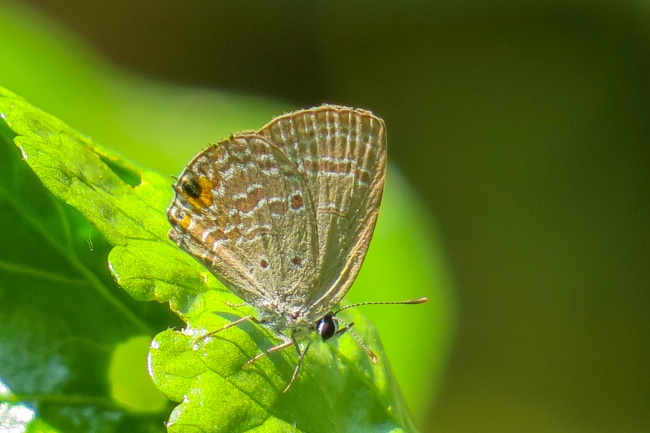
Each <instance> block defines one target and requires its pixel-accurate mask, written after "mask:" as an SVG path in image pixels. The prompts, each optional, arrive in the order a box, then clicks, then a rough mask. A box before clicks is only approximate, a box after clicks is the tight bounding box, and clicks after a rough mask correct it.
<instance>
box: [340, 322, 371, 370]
mask: <svg viewBox="0 0 650 433" xmlns="http://www.w3.org/2000/svg"><path fill="white" fill-rule="evenodd" d="M339 311H340V310H339ZM337 320H338V321H339V322H341V323H342V324H343V325H345V328H342V329H341V330H340V332H339V335H340V334H343V333H344V332H349V333H350V335H352V336H353V337H354V339H355V340H357V343H359V346H361V348H362V349H363V351H364V352H366V354H367V355H368V356H369V357H370V359H372V363H373V364H376V363H377V360H378V358H377V355H375V352H373V351H372V350H370V348H369V347H368V346H366V344H365V343H364V342H363V340H361V337H359V336H358V335H357V333H356V332H354V331H353V330H352V329H351V328H352V325H354V322H352V323H350V324H349V325H348V324H347V323H345V322H344V321H342V320H341V319H339V318H337Z"/></svg>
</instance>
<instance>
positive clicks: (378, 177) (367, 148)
mask: <svg viewBox="0 0 650 433" xmlns="http://www.w3.org/2000/svg"><path fill="white" fill-rule="evenodd" d="M258 133H259V134H260V135H262V136H264V137H266V138H267V139H268V140H269V141H270V142H272V143H276V144H277V145H278V146H279V147H280V148H281V149H282V150H283V151H284V152H285V153H286V155H287V157H288V159H289V160H290V161H291V162H292V163H293V165H294V166H295V167H296V170H297V171H298V172H299V173H300V174H301V175H302V177H303V178H304V181H305V184H306V186H307V189H308V190H309V192H310V195H311V197H312V198H313V201H314V206H315V211H316V226H317V233H316V235H317V245H318V255H317V257H318V259H317V260H318V266H317V269H316V270H317V275H316V276H315V279H313V280H312V282H311V283H310V285H311V287H306V288H305V301H304V303H305V310H306V311H307V312H308V314H309V315H310V317H311V318H312V320H317V319H318V318H320V317H321V316H322V315H324V314H326V313H327V312H329V310H330V309H331V308H332V307H333V306H334V305H336V304H338V302H339V301H340V300H341V299H342V298H343V296H344V295H345V293H346V292H347V291H348V289H349V288H350V286H351V285H352V282H353V281H354V279H355V278H356V276H357V274H358V272H359V269H360V267H361V264H362V262H363V259H364V258H365V255H366V252H367V250H368V245H369V243H370V238H371V237H372V233H373V231H374V227H375V222H376V220H377V214H378V211H379V204H380V202H381V196H382V193H383V188H384V179H385V174H386V133H385V127H384V123H383V121H382V120H381V119H380V118H378V117H375V116H374V115H372V113H370V112H367V111H363V110H355V109H351V108H346V107H339V106H331V105H324V106H321V107H316V108H313V109H309V110H301V111H297V112H294V113H290V114H287V115H285V116H281V117H278V118H276V119H274V120H273V121H271V122H270V123H269V124H267V125H266V126H265V127H264V128H262V129H261V130H260V131H258ZM296 230H300V228H297V229H296ZM309 280H311V279H305V280H304V281H305V282H307V281H309Z"/></svg>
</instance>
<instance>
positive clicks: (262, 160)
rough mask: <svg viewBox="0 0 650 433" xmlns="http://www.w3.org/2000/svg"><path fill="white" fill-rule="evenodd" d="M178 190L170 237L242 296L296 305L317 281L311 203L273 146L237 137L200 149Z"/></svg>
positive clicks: (251, 135) (289, 165)
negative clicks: (298, 296)
mask: <svg viewBox="0 0 650 433" xmlns="http://www.w3.org/2000/svg"><path fill="white" fill-rule="evenodd" d="M175 189H176V192H177V194H176V198H175V200H174V202H173V203H172V206H171V207H170V209H169V219H170V221H171V223H172V231H171V232H170V237H171V238H172V240H174V241H175V242H176V243H177V244H179V245H180V246H181V248H183V249H184V250H186V251H187V252H188V253H189V254H191V255H192V256H194V257H195V258H197V259H198V260H199V261H201V262H202V263H204V264H205V265H206V266H207V268H208V269H210V271H212V273H213V274H214V275H215V276H216V277H217V278H218V279H219V280H220V281H221V282H222V283H224V284H225V285H226V286H227V287H228V288H229V289H230V290H232V291H233V292H234V293H235V294H236V295H238V296H239V297H240V298H242V299H245V300H246V301H247V302H248V303H250V304H252V305H255V306H257V307H258V308H261V309H264V306H265V305H272V304H274V303H275V302H274V300H275V299H276V297H279V298H281V302H284V303H289V304H291V302H292V298H293V294H294V292H295V291H296V290H299V287H300V286H301V285H302V284H310V283H313V281H314V278H315V274H316V271H315V270H316V260H317V258H316V256H317V243H316V240H317V230H316V224H315V221H313V215H314V214H315V210H314V205H313V201H312V198H311V195H310V192H309V189H308V188H307V186H306V184H305V180H304V178H303V177H302V175H301V174H300V173H299V172H297V171H296V170H295V166H294V164H293V163H292V162H291V161H289V160H288V159H287V157H286V156H285V154H284V153H283V152H282V151H281V150H280V149H279V148H278V147H277V146H276V145H275V144H273V143H269V142H268V141H267V139H265V138H264V137H261V136H259V135H256V134H255V133H244V134H239V135H234V136H232V137H231V138H230V139H229V140H226V141H224V142H221V143H219V144H218V145H216V146H212V147H210V148H209V149H207V150H205V151H204V152H202V153H201V154H199V155H198V156H197V157H196V158H195V159H194V160H193V161H192V162H191V163H190V164H189V165H188V167H187V168H186V169H185V171H184V172H183V173H182V174H181V176H180V178H179V180H178V184H177V185H176V187H175ZM296 302H297V301H296Z"/></svg>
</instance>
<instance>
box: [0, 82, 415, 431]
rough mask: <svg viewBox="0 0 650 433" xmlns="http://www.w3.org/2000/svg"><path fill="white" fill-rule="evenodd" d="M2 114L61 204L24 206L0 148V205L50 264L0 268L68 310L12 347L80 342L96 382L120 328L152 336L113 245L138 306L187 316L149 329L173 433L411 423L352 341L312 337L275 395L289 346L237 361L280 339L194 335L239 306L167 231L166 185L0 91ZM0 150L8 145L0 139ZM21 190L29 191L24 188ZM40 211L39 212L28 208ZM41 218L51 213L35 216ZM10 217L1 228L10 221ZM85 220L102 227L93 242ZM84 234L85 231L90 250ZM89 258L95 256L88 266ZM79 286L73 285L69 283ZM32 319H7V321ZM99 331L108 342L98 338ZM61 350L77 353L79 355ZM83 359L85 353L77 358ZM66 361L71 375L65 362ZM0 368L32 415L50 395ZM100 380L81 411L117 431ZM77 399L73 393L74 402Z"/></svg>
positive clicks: (369, 335)
mask: <svg viewBox="0 0 650 433" xmlns="http://www.w3.org/2000/svg"><path fill="white" fill-rule="evenodd" d="M0 116H1V117H2V118H3V119H4V121H5V123H6V125H7V127H8V128H9V130H4V133H3V137H4V138H5V140H4V142H6V141H7V140H6V139H7V138H9V139H13V142H14V143H15V144H16V146H17V147H18V149H19V150H20V153H21V155H22V157H23V159H24V161H25V162H27V164H29V167H30V168H31V169H32V170H33V171H34V173H36V175H37V176H38V178H39V179H40V181H41V182H42V183H43V184H44V185H45V186H46V187H47V188H48V189H49V190H50V191H52V192H53V193H54V195H55V196H56V197H58V199H60V200H62V201H63V202H65V203H67V204H68V205H70V206H66V205H64V204H62V203H61V202H59V201H58V200H56V199H54V198H53V197H52V196H51V195H48V194H47V192H46V191H45V190H43V189H41V190H40V193H41V195H42V196H43V197H39V199H38V200H35V202H34V204H32V203H31V201H29V202H27V201H26V200H23V197H27V196H30V195H32V194H33V192H32V191H31V190H30V191H29V192H24V191H20V188H21V186H22V185H23V184H24V181H23V179H24V178H25V177H27V174H26V173H24V172H25V166H24V165H21V163H20V161H19V160H17V158H16V155H13V157H9V156H10V155H8V157H7V158H6V160H7V161H11V164H10V167H8V168H7V172H8V173H10V176H8V178H9V179H10V183H9V184H8V185H7V186H6V187H5V188H4V190H3V194H2V196H3V198H4V199H5V200H6V202H7V206H8V207H9V208H12V209H14V211H15V213H16V215H14V219H15V220H19V219H23V220H25V221H27V222H28V225H27V228H26V230H32V231H33V232H34V233H37V234H38V235H39V236H40V237H39V238H38V239H35V240H34V244H33V245H31V247H32V248H31V249H30V250H31V251H32V252H34V251H37V252H39V253H42V254H43V256H44V257H47V258H50V257H56V258H57V259H59V261H60V263H55V262H52V263H50V264H49V266H47V265H45V264H43V263H40V262H39V263H38V264H37V265H33V266H31V267H28V266H26V265H23V261H21V260H14V261H9V260H5V261H3V262H2V263H3V265H4V266H5V269H7V270H10V271H12V270H13V271H15V272H16V273H20V272H23V273H28V274H39V273H47V278H49V279H50V280H57V282H58V283H59V284H60V285H61V286H62V287H56V288H52V284H49V285H48V286H47V287H46V288H45V289H44V290H43V292H44V293H41V292H36V293H34V292H29V291H23V292H22V293H23V294H27V296H30V297H31V298H33V299H34V303H35V305H37V306H36V307H34V308H36V309H37V310H38V314H44V312H45V311H46V309H47V306H52V307H53V309H56V310H57V312H56V313H57V314H55V315H53V319H56V321H57V322H58V321H60V320H61V317H66V318H69V317H71V316H74V315H77V316H78V317H79V319H78V321H77V322H75V321H72V322H70V321H69V320H66V321H65V322H64V323H65V324H66V325H68V326H73V328H74V329H69V328H68V327H62V326H60V325H59V326H58V327H57V326H54V325H49V326H47V331H46V329H43V326H44V325H43V322H42V321H41V322H39V321H33V322H31V326H32V327H34V326H40V327H41V329H39V331H40V332H35V331H31V332H30V333H28V335H25V336H24V339H23V341H25V340H30V339H31V340H34V339H35V338H36V336H37V335H39V334H40V335H47V334H49V333H54V334H56V335H55V336H53V337H51V339H52V340H53V342H51V345H52V347H51V348H50V349H49V350H51V351H52V352H54V353H56V354H57V356H55V357H54V358H56V359H58V358H59V357H61V356H64V355H66V354H67V350H69V348H67V347H66V348H65V349H61V346H62V345H63V342H62V340H65V339H66V338H67V339H71V338H72V339H79V340H80V343H79V346H81V347H82V348H83V350H86V351H87V352H88V353H89V355H88V356H94V357H95V361H94V362H92V363H90V364H91V365H92V368H95V369H97V370H98V371H96V372H95V373H96V374H95V375H96V377H98V378H99V377H105V373H104V371H105V370H106V369H107V365H106V358H105V353H106V352H107V351H110V350H115V349H116V348H117V343H118V342H120V341H122V342H123V341H124V339H123V336H124V335H131V336H133V335H139V334H142V333H144V334H146V333H150V332H151V329H152V326H151V323H150V322H149V321H147V320H143V314H142V311H144V310H146V308H145V307H143V306H147V305H150V303H147V304H144V303H143V304H140V305H137V304H133V303H129V302H127V301H126V300H125V299H124V297H123V296H120V294H119V292H117V291H116V290H114V289H115V288H114V287H113V284H112V283H111V282H110V279H109V277H108V275H107V274H106V272H102V269H101V268H102V261H103V258H104V255H103V254H102V253H105V252H106V251H107V250H108V249H110V245H114V246H115V247H114V248H113V249H112V250H111V251H110V254H109V267H110V270H111V271H112V273H113V275H114V277H115V278H116V280H117V281H118V283H119V284H120V285H121V286H122V287H123V288H124V289H125V290H126V291H127V292H128V293H129V294H131V295H132V296H133V297H134V298H136V299H138V300H157V301H159V302H164V301H169V302H170V305H171V307H172V309H173V310H174V311H175V312H176V313H177V314H179V316H180V317H182V318H183V320H185V321H186V322H187V325H186V327H185V329H184V330H183V331H174V330H171V329H168V330H166V331H163V332H161V333H160V334H158V335H157V336H156V337H155V339H154V342H153V344H152V349H151V353H150V358H151V359H150V367H151V372H152V375H153V379H154V382H155V383H156V385H157V386H158V387H159V388H160V389H161V390H162V391H163V392H164V393H165V394H166V395H167V396H168V397H169V398H171V399H173V400H175V401H177V402H182V404H180V405H179V406H177V407H176V409H174V411H173V412H172V414H171V417H170V423H169V428H170V431H191V430H192V429H197V431H198V430H202V431H231V430H232V429H234V428H235V427H237V430H238V431H287V428H289V427H291V429H293V430H292V431H312V432H318V431H327V432H336V431H413V430H414V429H413V426H412V423H411V421H410V418H409V415H408V411H407V409H406V407H405V405H404V403H403V401H402V398H401V395H400V393H399V390H398V388H397V386H396V385H395V382H394V380H393V377H392V375H391V372H390V370H389V368H388V364H387V362H380V363H378V364H372V362H371V361H370V358H369V357H368V356H367V355H366V354H365V353H364V352H363V350H362V349H361V347H360V346H359V344H358V343H357V342H356V341H355V340H354V339H353V338H352V337H351V336H350V335H347V336H343V337H342V338H341V339H339V341H337V342H335V343H334V344H323V343H319V342H315V343H314V344H313V345H312V346H311V349H310V351H309V353H308V355H307V356H306V358H305V361H304V364H303V371H302V372H301V375H300V376H299V378H298V380H297V381H296V383H295V384H294V385H293V387H292V388H291V389H290V390H289V392H288V393H286V394H283V393H282V389H283V388H284V386H285V385H286V383H287V381H288V380H289V378H290V377H291V373H292V371H293V367H294V365H295V363H296V361H297V357H296V354H295V351H293V350H292V349H290V350H285V351H282V352H278V353H274V354H271V355H270V356H266V357H264V358H262V359H260V360H259V361H258V362H256V363H255V364H254V365H253V366H251V367H250V368H248V369H242V366H243V365H244V363H245V362H246V361H247V360H248V359H250V358H252V357H253V356H254V355H256V354H257V353H259V351H260V350H265V349H268V348H269V347H271V346H272V345H274V344H277V341H276V339H274V338H273V336H272V335H269V333H268V331H266V330H265V329H261V328H259V327H257V326H254V325H251V324H243V325H241V326H239V327H233V328H230V329H228V330H226V331H223V332H222V333H219V334H217V335H215V336H213V337H211V338H207V339H198V340H197V337H199V336H202V335H205V334H206V333H207V332H209V331H212V330H215V329H218V328H220V327H221V326H223V325H224V324H225V323H228V322H229V321H231V320H233V318H236V317H241V316H242V315H245V314H247V313H249V312H250V311H249V310H247V309H245V308H243V309H240V310H237V309H235V308H233V307H229V306H228V305H229V303H230V304H232V303H236V302H237V299H236V298H235V297H234V295H232V294H231V293H230V292H228V291H226V290H224V289H223V288H222V287H221V286H220V285H219V283H218V282H217V280H216V279H215V278H214V277H213V276H212V275H211V274H210V273H209V272H208V271H207V270H206V269H204V268H203V267H202V266H201V265H199V264H198V263H197V262H195V261H194V260H193V259H191V258H190V257H189V256H188V255H187V254H185V253H183V252H182V251H180V250H179V249H178V248H177V247H176V246H175V245H173V244H172V243H171V241H169V240H168V239H167V236H166V234H167V230H168V224H167V221H166V216H165V210H166V206H167V204H168V203H169V201H170V199H171V191H172V190H171V188H170V185H169V184H170V182H169V180H168V179H165V178H164V177H162V176H160V175H158V174H156V173H154V172H151V171H147V170H144V169H142V168H140V167H138V166H136V165H134V164H132V163H129V162H128V161H125V160H123V159H122V158H121V157H119V156H118V155H116V154H114V153H112V152H110V151H108V150H106V149H103V148H102V147H101V146H99V145H97V144H96V143H94V142H92V140H90V139H89V138H87V137H84V136H82V135H81V134H79V133H77V132H76V131H74V130H72V129H71V128H69V127H68V126H67V125H65V124H63V123H62V122H60V121H59V120H57V119H55V118H53V117H52V116H50V115H48V114H46V113H43V112H42V111H40V110H38V109H36V108H34V107H32V106H31V105H29V104H28V103H27V102H25V101H24V100H22V99H20V98H19V97H17V96H15V95H13V94H11V93H10V92H8V91H3V92H1V93H0ZM13 135H15V136H13ZM3 152H6V153H10V151H9V149H7V148H6V146H4V148H3ZM3 160H4V159H3ZM12 170H13V171H12ZM14 172H16V173H18V172H21V174H14ZM30 185H31V186H30V188H31V189H34V186H33V182H32V183H31V184H30ZM17 192H18V194H16V193H17ZM39 205H40V206H46V207H47V208H43V209H40V208H39V209H36V208H35V209H31V208H30V209H28V208H26V207H27V206H39ZM72 208H74V209H76V211H75V210H74V209H72ZM39 218H45V219H47V220H48V221H47V222H41V221H40V220H39ZM10 220H11V218H9V219H8V220H7V224H6V225H5V226H11V225H12V223H11V222H10ZM85 220H88V221H90V223H92V225H93V226H94V227H95V229H96V230H97V231H99V234H100V235H101V236H102V238H101V241H100V240H99V239H100V236H99V235H98V234H97V233H96V232H95V231H94V230H92V229H91V228H90V227H89V226H88V225H87V223H86V222H85ZM88 236H91V237H90V239H91V240H92V239H93V238H94V239H96V240H95V241H93V246H92V247H90V244H89V241H88V239H89V238H88ZM27 237H29V236H27ZM41 238H42V239H41ZM80 239H81V240H83V241H79V240H80ZM74 240H77V242H74ZM95 244H97V245H95ZM109 244H110V245H109ZM100 246H101V248H102V250H101V252H102V253H100V250H99V248H100ZM46 248H47V249H53V250H54V252H53V251H49V250H46ZM89 252H90V253H92V254H90V253H89ZM2 257H9V255H8V254H6V255H3V256H2ZM25 259H26V260H27V258H25ZM88 260H93V262H92V263H91V264H88V263H86V261H88ZM68 269H69V271H68ZM38 276H40V275H38ZM58 280H60V281H58ZM76 286H79V290H76V291H75V288H76ZM70 292H73V293H72V296H69V295H70ZM57 296H65V297H66V300H67V298H68V297H69V298H72V299H74V302H72V301H70V303H69V304H67V305H59V303H56V302H54V299H53V298H56V297H57ZM96 302H104V303H106V304H107V305H109V306H110V307H111V308H112V311H110V313H108V314H110V316H111V317H106V316H107V313H106V312H104V311H103V312H102V313H101V314H100V313H98V311H100V310H101V308H100V307H99V306H95V305H94V303H96ZM38 303H43V304H44V305H38ZM61 309H62V311H59V310H61ZM80 311H81V312H84V313H85V314H80V313H79V312H80ZM215 312H216V314H215ZM346 313H348V312H347V311H346ZM30 315H31V313H28V314H17V315H16V317H17V318H20V317H30ZM115 317H119V318H120V320H115ZM144 317H146V316H144ZM343 318H344V319H346V320H347V321H354V322H355V324H356V325H355V330H356V331H357V332H358V333H359V335H360V337H361V338H362V340H363V341H364V342H365V343H366V344H368V345H369V346H370V347H372V349H373V350H374V351H375V352H376V353H377V354H378V355H379V357H380V359H385V357H384V354H383V352H382V350H381V345H380V343H379V339H378V337H377V335H376V333H375V331H374V330H373V328H372V326H371V325H370V324H369V323H368V322H367V321H366V320H365V319H364V318H363V317H362V316H361V315H360V314H359V313H358V312H350V313H349V314H347V315H346V316H343ZM82 319H83V320H82ZM17 320H18V319H17ZM151 322H154V320H152V321H151ZM1 323H2V324H3V325H7V324H8V323H10V321H5V320H2V321H1ZM74 325H76V326H74ZM8 326H10V329H6V330H5V331H6V332H3V334H4V335H7V334H10V333H12V332H16V330H17V329H18V328H21V327H20V326H18V324H13V325H8ZM111 326H116V327H117V328H118V329H119V330H118V331H114V332H107V329H106V328H107V327H111ZM58 328H61V329H58ZM125 328H127V329H125ZM28 329H29V327H28ZM57 331H58V332H57ZM120 331H121V332H122V334H120ZM98 335H99V336H100V337H102V338H105V339H106V341H101V342H96V341H95V340H96V339H97V338H98V337H97V336H98ZM90 342H92V344H91V343H90ZM2 343H5V341H4V340H3V341H2ZM42 343H43V342H42V341H40V340H39V341H34V344H33V346H34V347H35V348H40V347H41V346H42V345H43V344H42ZM5 344H6V346H5V347H3V353H11V352H13V351H15V350H18V348H17V347H15V346H16V345H15V340H8V341H7V342H6V343H5ZM12 344H14V346H13V347H12V346H11V345H12ZM72 346H73V347H74V350H82V349H80V348H79V347H77V346H76V345H72ZM34 357H35V356H34V355H32V356H31V358H34ZM27 358H30V357H29V356H28V357H27ZM71 358H72V360H71V362H79V358H76V357H74V356H71ZM87 360H88V358H85V359H84V362H87ZM53 362H54V361H53ZM64 364H65V363H64ZM66 368H67V370H68V371H72V370H73V368H72V366H69V365H67V364H66ZM87 368H88V366H86V369H87ZM80 370H81V371H84V368H81V369H80ZM0 374H1V375H2V377H3V378H5V379H6V380H7V382H9V387H10V389H11V390H12V392H14V394H17V392H16V389H20V392H22V393H25V394H30V395H32V397H33V395H35V397H34V398H31V399H30V398H26V397H24V398H23V399H24V400H25V401H30V400H31V401H35V402H37V404H38V405H39V408H41V410H42V408H43V407H45V406H46V401H47V400H48V396H47V395H45V393H46V392H48V390H46V389H42V388H38V387H37V388H36V389H33V390H29V391H26V389H27V388H28V387H26V385H25V384H24V383H21V382H20V381H19V380H15V379H14V376H13V375H12V374H11V372H7V371H0ZM64 376H65V375H64ZM56 379H58V378H56V377H53V378H50V380H52V381H54V384H55V385H56V386H59V388H57V387H56V386H55V387H54V389H56V391H57V392H58V393H61V392H64V389H65V385H66V384H67V382H66V380H62V381H61V382H58V381H56ZM99 382H101V381H99V380H98V383H96V384H94V385H92V386H90V387H89V389H88V393H89V400H88V401H85V402H84V404H83V407H84V409H87V408H88V407H89V406H90V407H92V410H93V412H92V416H91V417H88V418H86V420H91V419H92V420H93V421H94V422H101V424H102V425H119V422H116V421H115V420H114V418H115V419H117V418H120V417H119V416H118V414H119V415H120V416H122V417H124V416H126V415H124V414H123V413H122V412H121V411H120V405H119V404H118V403H116V402H115V400H114V398H113V399H112V400H111V399H110V398H109V397H108V396H107V391H106V384H105V383H99ZM21 387H22V388H21ZM77 392H78V390H76V389H75V393H77ZM90 396H91V397H92V398H91V397H90ZM100 396H101V397H100ZM79 397H80V396H79V395H77V394H75V398H79ZM68 398H71V397H68ZM93 398H94V400H93ZM20 399H21V398H18V400H20ZM55 400H56V399H55ZM82 400H83V399H82ZM58 405H59V409H60V406H61V405H63V406H66V408H69V407H71V406H74V404H72V402H71V401H66V400H65V399H63V401H62V402H58ZM100 409H101V410H100ZM102 411H103V412H102ZM59 412H60V413H59V415H58V418H57V417H53V419H60V418H62V417H63V415H61V412H64V411H61V410H59ZM100 412H101V413H103V414H104V415H101V413H100ZM71 418H74V417H72V416H71ZM89 422H90V421H89ZM93 431H94V430H93ZM106 431H110V430H106Z"/></svg>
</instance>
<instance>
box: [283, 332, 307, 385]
mask: <svg viewBox="0 0 650 433" xmlns="http://www.w3.org/2000/svg"><path fill="white" fill-rule="evenodd" d="M292 340H293V345H294V346H295V348H296V352H297V353H298V363H297V364H296V368H294V369H293V374H292V375H291V380H289V383H287V386H285V387H284V389H283V390H282V392H283V393H285V392H287V391H289V388H291V385H293V383H294V382H295V381H296V378H297V377H298V373H300V367H302V360H303V359H304V357H305V355H306V354H307V351H308V350H309V346H311V342H312V340H309V343H307V347H305V350H303V351H302V352H301V351H300V346H299V345H298V342H297V341H296V340H295V338H292Z"/></svg>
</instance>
